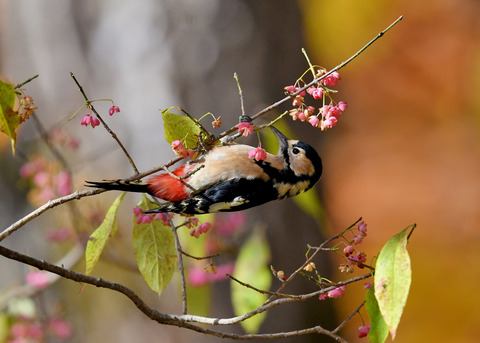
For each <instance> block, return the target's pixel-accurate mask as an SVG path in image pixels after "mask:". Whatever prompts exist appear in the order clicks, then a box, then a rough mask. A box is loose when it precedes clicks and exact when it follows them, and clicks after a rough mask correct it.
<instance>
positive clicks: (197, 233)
mask: <svg viewBox="0 0 480 343" xmlns="http://www.w3.org/2000/svg"><path fill="white" fill-rule="evenodd" d="M211 227H212V224H211V223H209V222H205V223H203V224H200V226H199V227H198V228H197V229H191V230H190V236H192V237H195V238H198V237H199V236H200V235H201V234H202V233H207V232H208V230H210V228H211Z"/></svg>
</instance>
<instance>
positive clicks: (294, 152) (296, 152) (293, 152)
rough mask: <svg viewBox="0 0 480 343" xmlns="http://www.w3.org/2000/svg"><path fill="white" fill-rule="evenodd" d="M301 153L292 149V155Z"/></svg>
mask: <svg viewBox="0 0 480 343" xmlns="http://www.w3.org/2000/svg"><path fill="white" fill-rule="evenodd" d="M299 152H300V150H298V149H297V148H293V149H292V154H294V155H297V154H298V153H299Z"/></svg>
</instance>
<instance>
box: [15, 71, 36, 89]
mask: <svg viewBox="0 0 480 343" xmlns="http://www.w3.org/2000/svg"><path fill="white" fill-rule="evenodd" d="M37 77H38V74H37V75H35V76H32V77H31V78H29V79H28V80H27V81H24V82H22V83H19V84H18V85H16V86H15V89H19V88H22V87H23V86H25V85H26V84H27V83H29V82H30V81H32V80H34V79H36V78H37Z"/></svg>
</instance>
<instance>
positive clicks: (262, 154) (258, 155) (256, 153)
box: [248, 146, 267, 161]
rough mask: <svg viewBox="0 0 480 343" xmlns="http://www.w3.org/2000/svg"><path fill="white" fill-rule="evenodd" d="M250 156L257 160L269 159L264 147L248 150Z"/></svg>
mask: <svg viewBox="0 0 480 343" xmlns="http://www.w3.org/2000/svg"><path fill="white" fill-rule="evenodd" d="M248 158H253V159H255V160H257V161H263V160H266V159H267V152H266V151H265V149H263V148H262V147H260V146H259V147H257V148H255V149H252V150H250V151H249V152H248Z"/></svg>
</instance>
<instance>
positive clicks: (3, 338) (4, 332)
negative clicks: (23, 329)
mask: <svg viewBox="0 0 480 343" xmlns="http://www.w3.org/2000/svg"><path fill="white" fill-rule="evenodd" d="M9 322H10V320H9V318H8V316H7V314H6V313H4V312H0V343H4V342H7V339H8V336H9V335H10V323H9ZM10 342H11V341H10Z"/></svg>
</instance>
